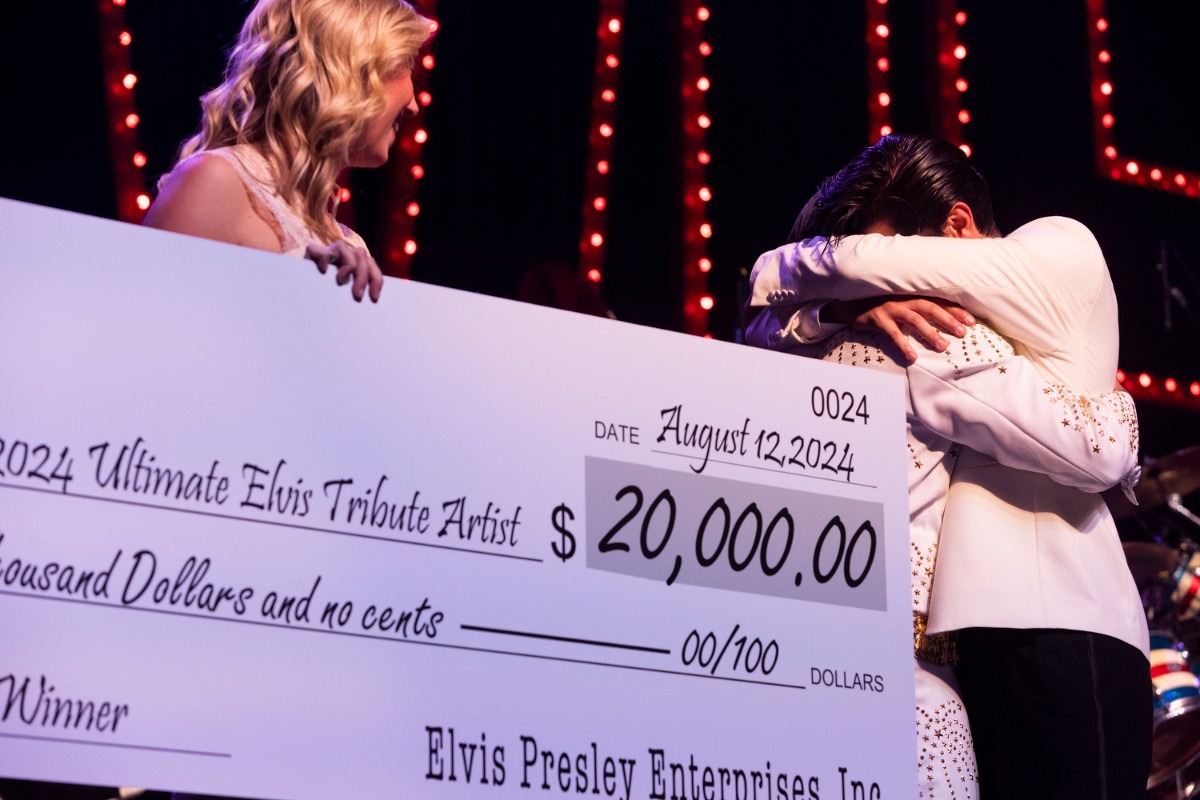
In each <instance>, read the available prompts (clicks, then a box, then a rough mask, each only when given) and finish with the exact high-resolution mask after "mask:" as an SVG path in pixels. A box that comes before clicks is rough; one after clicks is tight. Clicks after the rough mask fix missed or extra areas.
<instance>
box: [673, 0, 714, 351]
mask: <svg viewBox="0 0 1200 800" xmlns="http://www.w3.org/2000/svg"><path fill="white" fill-rule="evenodd" d="M711 16H712V10H711V9H710V8H709V7H708V6H707V5H705V4H704V3H703V2H694V0H693V2H685V3H684V4H683V13H682V19H681V22H682V30H681V34H680V37H679V38H680V51H681V69H680V75H681V78H682V87H681V94H680V103H681V112H682V113H681V115H680V116H681V118H682V120H683V132H682V134H683V136H682V145H683V146H682V148H681V150H682V152H683V170H682V186H683V213H682V218H683V247H682V248H681V252H682V257H683V328H684V331H685V332H687V333H692V334H696V335H698V336H704V335H708V320H709V315H710V313H711V312H712V309H713V305H714V304H715V302H716V301H715V300H714V298H713V295H712V293H711V292H710V291H709V288H708V274H709V272H710V271H711V270H712V266H713V264H712V259H711V258H710V256H709V240H710V239H711V238H712V235H713V227H712V222H711V220H710V218H709V214H708V209H709V202H710V201H711V200H712V189H711V187H710V186H709V185H708V181H707V180H706V177H707V168H708V165H709V164H710V163H711V162H712V154H711V153H710V152H709V149H708V145H707V138H708V131H709V129H710V128H711V127H712V117H711V116H710V114H709V113H708V111H707V108H706V106H707V103H706V102H705V99H706V97H707V95H708V90H709V89H710V88H711V86H712V79H711V78H710V76H709V74H708V70H707V68H706V63H707V59H708V56H709V55H711V54H712V44H711V43H710V42H709V41H708V38H707V36H706V35H705V33H706V28H707V24H708V21H709V18H710V17H711Z"/></svg>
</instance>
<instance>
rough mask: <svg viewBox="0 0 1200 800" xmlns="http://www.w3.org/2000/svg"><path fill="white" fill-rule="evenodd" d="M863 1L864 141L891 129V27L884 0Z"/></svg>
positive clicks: (873, 140)
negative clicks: (865, 82)
mask: <svg viewBox="0 0 1200 800" xmlns="http://www.w3.org/2000/svg"><path fill="white" fill-rule="evenodd" d="M866 3H867V8H866V11H867V14H866V20H867V31H866V34H867V95H868V96H867V124H868V126H869V130H868V132H867V141H868V142H872V143H873V142H875V141H877V140H878V139H879V137H881V136H886V135H887V134H889V133H891V132H892V89H891V85H892V82H891V70H892V57H891V47H890V42H891V34H892V31H891V26H890V25H889V24H888V0H866Z"/></svg>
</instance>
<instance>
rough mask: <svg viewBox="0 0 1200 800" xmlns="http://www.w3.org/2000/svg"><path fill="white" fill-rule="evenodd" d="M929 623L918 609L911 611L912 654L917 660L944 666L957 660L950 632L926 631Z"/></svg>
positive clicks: (952, 636)
mask: <svg viewBox="0 0 1200 800" xmlns="http://www.w3.org/2000/svg"><path fill="white" fill-rule="evenodd" d="M928 624H929V620H928V619H927V618H926V616H925V615H924V614H922V613H920V612H919V611H914V612H913V655H914V656H916V657H917V660H919V661H924V662H926V663H927V664H938V665H941V666H945V665H947V664H955V663H957V662H958V651H957V648H956V647H955V646H954V634H952V633H926V632H925V626H926V625H928Z"/></svg>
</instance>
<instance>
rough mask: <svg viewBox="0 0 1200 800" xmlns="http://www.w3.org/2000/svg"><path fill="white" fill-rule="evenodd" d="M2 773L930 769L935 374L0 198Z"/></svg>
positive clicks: (217, 787) (183, 780)
mask: <svg viewBox="0 0 1200 800" xmlns="http://www.w3.org/2000/svg"><path fill="white" fill-rule="evenodd" d="M0 242H2V243H3V246H0V776H2V777H7V778H17V779H29V780H46V781H58V782H66V783H81V784H94V785H99V786H142V787H149V788H158V789H168V790H174V791H181V792H195V793H208V794H223V795H232V796H241V797H259V798H297V799H301V798H334V797H379V798H383V797H409V798H493V797H506V798H530V800H533V799H534V798H553V797H566V796H572V797H574V796H588V797H614V798H622V800H627V799H629V798H652V799H654V800H660V799H662V798H688V800H692V799H693V798H695V799H696V800H701V799H704V800H712V798H726V799H727V800H732V799H733V798H745V799H746V800H753V799H755V798H757V799H758V800H768V798H770V799H772V800H773V799H774V798H813V799H816V798H826V799H828V798H843V797H844V798H864V799H865V798H881V797H887V798H897V797H908V796H910V795H911V791H912V783H913V764H914V760H913V759H914V744H913V737H912V726H913V717H912V708H913V678H912V655H911V633H910V624H911V619H910V611H909V607H910V603H909V577H908V571H909V570H908V567H907V564H908V552H907V551H908V538H907V518H908V516H907V498H906V494H905V483H904V480H905V476H904V469H903V460H902V459H903V452H904V427H903V426H904V420H903V410H902V405H901V403H902V392H901V386H900V383H899V381H898V380H897V379H896V378H895V377H892V376H886V375H882V374H879V373H876V372H873V371H869V370H856V369H852V368H844V367H837V366H833V365H829V364H824V363H820V362H815V361H809V360H806V359H801V358H795V357H784V356H780V355H778V354H775V353H767V352H764V351H757V350H754V349H752V348H749V347H744V346H738V345H733V344H727V343H721V342H714V341H710V340H704V339H700V338H697V337H689V336H683V335H679V334H674V333H668V332H663V331H658V330H650V329H646V328H641V327H638V326H633V325H628V324H624V323H619V322H614V321H611V320H606V319H598V318H594V317H586V316H582V315H576V314H571V313H567V312H561V311H555V310H551V309H546V308H541V307H535V306H529V305H523V304H519V303H514V302H509V301H504V300H497V299H494V298H488V297H482V296H478V295H474V294H470V293H466V292H459V291H452V290H448V289H443V288H437V287H432V286H426V285H420V284H415V283H408V282H401V281H389V282H388V285H387V286H386V288H385V291H384V293H383V298H382V300H381V301H380V302H379V303H378V304H377V305H371V304H370V303H366V304H362V305H358V304H355V303H354V302H352V300H351V298H350V297H349V293H348V291H346V290H344V289H338V288H337V287H335V286H334V285H333V280H332V277H331V276H322V275H320V274H318V272H317V271H316V269H314V268H313V267H312V265H311V264H308V263H307V262H303V261H299V260H295V259H289V258H285V257H282V256H274V255H270V254H264V253H258V252H255V251H252V250H247V249H242V248H237V247H231V246H226V245H222V244H218V243H214V242H208V241H202V240H198V239H193V238H189V237H183V236H177V235H171V234H166V233H162V232H159V231H152V230H146V229H141V228H137V227H133V226H129V225H125V224H121V223H115V222H110V221H104V220H98V219H94V218H89V217H82V216H78V215H74V214H69V213H65V212H60V211H53V210H49V209H44V208H39V207H36V206H29V205H24V204H19V203H14V202H10V201H0Z"/></svg>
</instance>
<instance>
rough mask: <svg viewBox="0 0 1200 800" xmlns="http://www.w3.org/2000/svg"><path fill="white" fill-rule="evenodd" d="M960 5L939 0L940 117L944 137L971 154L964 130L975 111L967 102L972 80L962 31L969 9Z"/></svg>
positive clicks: (949, 0) (937, 22)
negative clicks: (966, 69) (968, 76)
mask: <svg viewBox="0 0 1200 800" xmlns="http://www.w3.org/2000/svg"><path fill="white" fill-rule="evenodd" d="M957 5H958V3H957V0H939V2H938V5H937V19H936V25H937V41H938V101H939V104H940V111H941V114H940V117H941V119H940V120H939V121H940V124H941V130H942V138H943V139H946V140H947V141H950V142H953V143H954V144H956V145H958V146H959V148H960V149H961V150H962V151H963V152H964V153H966V154H967V155H968V156H969V155H971V145H970V144H968V143H967V141H966V138H965V136H964V133H965V128H966V126H967V125H968V124H969V123H970V122H971V112H970V111H968V110H967V107H966V102H965V97H966V93H967V90H968V89H969V88H970V84H968V82H967V79H966V78H965V77H963V62H964V61H965V60H966V58H967V48H966V45H964V44H963V43H962V39H961V37H960V35H959V33H960V31H961V30H962V28H963V27H964V26H965V25H966V24H967V12H966V11H963V10H961V9H960V8H957Z"/></svg>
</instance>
